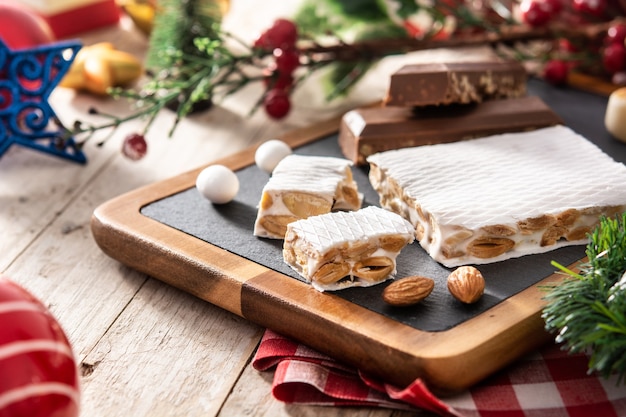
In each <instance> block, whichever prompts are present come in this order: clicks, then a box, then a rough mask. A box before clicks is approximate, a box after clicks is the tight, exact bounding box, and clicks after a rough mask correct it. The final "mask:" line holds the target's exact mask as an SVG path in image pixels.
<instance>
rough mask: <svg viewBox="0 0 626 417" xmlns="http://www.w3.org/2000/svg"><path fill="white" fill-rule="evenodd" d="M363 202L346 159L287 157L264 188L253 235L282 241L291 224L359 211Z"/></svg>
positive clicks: (350, 164)
mask: <svg viewBox="0 0 626 417" xmlns="http://www.w3.org/2000/svg"><path fill="white" fill-rule="evenodd" d="M362 200H363V196H362V195H361V194H360V193H359V191H358V186H357V184H356V182H355V181H354V178H353V177H352V163H351V162H350V161H348V160H347V159H343V158H335V157H328V156H306V155H295V154H294V155H289V156H287V157H285V158H284V159H282V160H281V161H280V162H279V163H278V165H277V166H276V168H274V171H273V172H272V176H271V177H270V179H269V181H268V182H267V184H266V185H265V187H263V191H262V195H261V201H260V202H259V206H258V212H257V218H256V221H255V224H254V235H255V236H259V237H265V238H272V239H282V238H283V237H284V236H285V232H286V231H287V225H288V224H289V223H291V222H294V221H296V220H299V219H306V218H307V217H310V216H315V215H319V214H324V213H329V212H331V211H333V210H358V209H359V208H361V203H362Z"/></svg>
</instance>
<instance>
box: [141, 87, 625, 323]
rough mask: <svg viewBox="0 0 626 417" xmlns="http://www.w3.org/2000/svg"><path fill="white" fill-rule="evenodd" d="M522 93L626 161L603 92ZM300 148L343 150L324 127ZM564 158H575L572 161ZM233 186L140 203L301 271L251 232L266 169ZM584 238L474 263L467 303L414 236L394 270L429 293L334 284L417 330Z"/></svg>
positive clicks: (359, 174)
mask: <svg viewBox="0 0 626 417" xmlns="http://www.w3.org/2000/svg"><path fill="white" fill-rule="evenodd" d="M529 94H533V95H537V96H539V97H541V98H542V99H543V100H544V101H545V102H546V103H548V105H550V106H551V107H552V108H553V109H554V111H555V112H557V113H558V114H559V115H560V116H561V117H562V118H563V120H564V121H565V124H567V125H568V126H570V127H571V128H572V129H574V130H576V131H577V132H578V133H580V134H582V135H583V136H585V137H587V138H588V139H590V140H591V141H593V142H594V143H596V144H597V145H598V146H599V147H600V148H601V149H603V150H604V151H605V152H607V153H608V154H610V155H612V156H613V157H614V158H615V159H616V160H618V161H620V162H623V163H626V145H625V144H623V143H621V142H618V141H616V140H614V139H613V138H611V137H610V135H609V134H608V133H607V132H606V131H605V129H604V125H603V118H604V111H605V108H606V98H605V97H601V96H597V95H594V94H590V93H585V92H581V91H574V90H569V89H558V88H554V87H551V86H549V85H546V84H545V83H543V82H540V81H537V80H531V81H530V82H529ZM295 152H296V153H299V154H308V155H328V156H342V155H341V153H340V150H339V147H338V145H337V136H336V135H331V136H329V137H326V138H322V139H320V140H318V141H315V142H312V143H310V144H307V145H305V146H302V147H300V148H298V149H296V150H295ZM571 163H576V162H575V161H571ZM237 175H238V177H239V180H240V184H241V188H240V191H239V193H238V195H237V197H236V198H235V200H233V201H232V202H230V203H228V204H225V205H221V206H218V205H212V204H211V203H209V202H208V201H207V200H205V199H204V198H203V197H202V196H200V194H199V193H198V192H197V190H196V189H195V188H190V189H188V190H185V191H183V192H180V193H177V194H174V195H172V196H169V197H167V198H164V199H162V200H159V201H155V202H153V203H151V204H149V205H147V206H145V207H143V208H142V210H141V213H142V214H143V215H145V216H147V217H150V218H152V219H154V220H157V221H159V222H161V223H163V224H166V225H168V226H171V227H173V228H175V229H178V230H180V231H182V232H184V233H187V234H190V235H192V236H195V237H197V238H199V239H202V240H204V241H206V242H208V243H210V244H212V245H215V246H217V247H220V248H222V249H225V250H228V251H230V252H232V253H235V254H237V255H239V256H241V257H242V258H246V259H248V260H250V261H252V262H255V263H258V264H261V265H263V266H266V267H268V268H271V269H274V270H276V271H278V272H281V273H283V274H285V275H288V276H291V277H293V278H294V279H301V278H300V277H299V276H298V275H297V274H296V273H295V272H294V271H293V270H292V269H291V268H289V267H288V266H287V265H286V264H285V263H284V262H283V260H282V241H279V240H269V239H261V238H257V237H254V236H253V235H252V230H253V225H254V220H255V217H256V211H257V209H256V207H257V204H258V202H259V200H260V197H261V190H262V188H263V186H264V185H265V183H266V182H267V180H268V178H269V177H268V175H267V174H265V173H264V172H262V171H261V170H260V169H258V168H257V167H256V166H255V165H251V166H248V167H246V168H244V169H241V170H239V171H238V172H237ZM354 175H355V179H356V181H357V183H358V185H359V190H360V191H361V192H363V193H364V196H365V199H364V205H372V204H373V205H377V203H378V196H377V195H376V193H375V192H374V191H373V190H372V188H371V186H370V185H369V181H368V179H367V172H366V168H361V167H359V168H355V169H354ZM584 249H585V248H584V246H571V247H565V248H561V249H558V250H555V251H552V252H548V253H545V254H540V255H530V256H525V257H522V258H518V259H512V260H507V261H503V262H498V263H494V264H489V265H481V266H480V267H479V268H480V270H481V272H482V273H483V275H484V276H485V280H486V282H487V285H486V289H485V295H484V296H483V297H482V298H481V300H480V301H479V302H478V303H476V304H473V305H469V306H468V305H463V304H461V303H459V302H457V301H456V300H454V299H453V298H452V296H451V295H450V294H449V293H448V291H447V289H446V278H447V275H448V274H449V272H450V270H449V269H447V268H445V267H443V266H441V265H440V264H438V263H436V262H434V261H433V260H432V259H431V258H430V256H428V255H427V254H426V253H425V252H424V251H423V249H422V248H421V247H420V246H419V244H417V243H415V244H412V245H410V246H408V247H406V248H405V249H404V250H403V251H402V253H401V254H400V256H399V258H398V273H397V277H403V276H408V275H424V276H428V277H431V278H433V279H435V289H434V291H433V293H432V294H431V295H430V296H429V297H428V298H427V299H426V300H424V301H423V302H422V303H420V304H419V305H417V306H414V307H411V308H393V307H390V306H388V305H386V304H385V303H384V302H383V301H382V299H381V292H382V290H383V289H384V287H385V286H386V285H387V284H388V283H387V284H385V283H384V284H381V285H377V286H374V287H370V288H349V289H345V290H341V291H337V292H335V294H336V295H338V296H340V297H343V298H345V299H346V300H349V301H351V302H353V303H355V304H358V305H361V306H363V307H366V308H368V309H370V310H373V311H376V312H378V313H380V314H383V315H385V316H387V317H390V318H392V319H394V320H397V321H400V322H402V323H405V324H407V325H409V326H411V327H413V328H416V329H419V330H423V331H432V332H434V331H444V330H448V329H450V328H452V327H454V326H456V325H458V324H460V323H462V322H464V321H466V320H468V319H471V318H473V317H476V316H477V315H479V314H481V313H484V312H485V311H487V310H488V309H489V308H491V307H493V306H494V305H496V304H497V303H499V302H500V301H502V300H504V299H506V298H508V297H510V296H512V295H514V294H517V293H518V292H520V291H522V290H524V289H526V288H528V287H530V286H532V285H534V284H535V283H537V282H538V281H540V280H541V279H543V278H545V277H547V276H549V275H551V274H552V273H554V271H555V268H554V267H553V266H552V265H551V261H552V260H555V261H557V262H559V263H561V264H563V265H569V264H571V263H573V262H575V261H577V260H578V259H580V258H582V257H583V256H584Z"/></svg>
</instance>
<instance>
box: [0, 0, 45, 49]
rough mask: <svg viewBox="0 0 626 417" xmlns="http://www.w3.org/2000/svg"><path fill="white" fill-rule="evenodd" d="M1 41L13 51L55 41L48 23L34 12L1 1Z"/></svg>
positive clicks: (4, 0) (12, 3) (10, 2)
mask: <svg viewBox="0 0 626 417" xmlns="http://www.w3.org/2000/svg"><path fill="white" fill-rule="evenodd" d="M0 39H2V40H3V41H4V43H5V44H6V45H7V46H8V47H9V48H11V49H13V50H16V49H24V48H32V47H34V46H39V45H45V44H48V43H51V42H53V41H54V40H55V38H54V34H53V32H52V29H51V28H50V26H49V25H48V23H47V22H46V21H45V20H44V19H43V18H41V17H40V16H39V15H37V14H36V13H35V12H33V11H32V10H30V9H28V8H26V7H25V6H21V5H19V4H16V3H15V2H12V1H8V0H0Z"/></svg>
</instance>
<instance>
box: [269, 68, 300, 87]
mask: <svg viewBox="0 0 626 417" xmlns="http://www.w3.org/2000/svg"><path fill="white" fill-rule="evenodd" d="M263 81H264V82H265V86H266V87H267V88H269V89H277V90H289V89H290V88H291V87H292V86H293V82H294V79H293V76H292V75H291V74H283V73H281V72H278V71H276V70H274V71H272V72H270V73H269V75H267V76H266V77H265V78H264V79H263Z"/></svg>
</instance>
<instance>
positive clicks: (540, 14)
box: [520, 0, 563, 27]
mask: <svg viewBox="0 0 626 417" xmlns="http://www.w3.org/2000/svg"><path fill="white" fill-rule="evenodd" d="M562 8H563V5H562V4H561V2H560V0H522V2H521V3H520V12H521V13H522V20H523V21H524V22H525V23H527V24H529V25H530V26H535V27H536V26H543V25H545V24H547V23H548V22H550V21H551V20H552V19H553V18H554V17H555V16H556V15H557V14H559V13H560V12H561V9H562Z"/></svg>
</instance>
